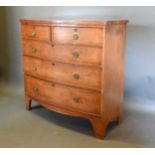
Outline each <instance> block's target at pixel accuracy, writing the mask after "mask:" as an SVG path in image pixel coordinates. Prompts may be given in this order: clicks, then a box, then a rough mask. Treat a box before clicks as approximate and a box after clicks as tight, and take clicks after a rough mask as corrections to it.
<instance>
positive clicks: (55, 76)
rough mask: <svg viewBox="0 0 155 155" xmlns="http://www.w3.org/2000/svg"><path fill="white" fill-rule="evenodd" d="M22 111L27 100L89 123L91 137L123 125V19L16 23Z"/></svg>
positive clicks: (28, 106)
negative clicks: (18, 25)
mask: <svg viewBox="0 0 155 155" xmlns="http://www.w3.org/2000/svg"><path fill="white" fill-rule="evenodd" d="M20 22H21V38H22V50H23V71H24V82H25V100H26V109H27V110H30V108H31V101H32V100H36V101H37V102H38V103H39V104H41V105H42V106H44V107H45V108H48V109H50V110H53V111H56V112H59V113H62V114H65V115H71V116H76V117H83V118H86V119H88V120H89V121H90V122H91V124H92V127H93V130H94V133H95V136H96V137H98V138H104V136H105V133H106V128H107V125H108V124H109V123H110V122H112V121H115V120H116V121H118V123H121V121H122V102H123V80H124V75H123V74H124V53H125V35H126V25H127V21H126V20H120V21H90V20H83V21H82V20H74V21H69V20H68V21H57V20H29V19H21V20H20Z"/></svg>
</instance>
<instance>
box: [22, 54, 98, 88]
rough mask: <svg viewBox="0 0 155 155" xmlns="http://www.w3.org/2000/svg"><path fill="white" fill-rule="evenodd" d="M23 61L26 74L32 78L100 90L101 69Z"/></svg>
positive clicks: (29, 58) (35, 60)
mask: <svg viewBox="0 0 155 155" xmlns="http://www.w3.org/2000/svg"><path fill="white" fill-rule="evenodd" d="M23 59H24V72H25V73H28V74H30V75H32V76H35V77H39V78H42V79H46V80H52V81H57V82H60V83H65V84H67V85H73V86H78V87H82V88H92V89H98V90H100V86H101V75H100V74H101V71H100V68H96V67H82V66H78V65H69V64H64V63H57V62H50V61H43V60H39V59H35V58H31V57H27V56H24V58H23Z"/></svg>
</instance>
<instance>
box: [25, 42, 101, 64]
mask: <svg viewBox="0 0 155 155" xmlns="http://www.w3.org/2000/svg"><path fill="white" fill-rule="evenodd" d="M22 43H23V54H24V55H28V56H34V57H36V58H42V59H45V60H58V61H62V62H66V63H73V64H74V63H76V64H84V65H100V63H101V53H102V49H101V48H98V47H83V46H69V45H55V46H53V47H52V45H51V44H49V43H43V42H38V41H28V40H23V42H22Z"/></svg>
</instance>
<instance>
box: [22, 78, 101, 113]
mask: <svg viewBox="0 0 155 155" xmlns="http://www.w3.org/2000/svg"><path fill="white" fill-rule="evenodd" d="M25 91H26V93H27V94H28V95H30V96H31V97H34V98H36V99H42V100H45V101H47V102H49V103H50V102H51V104H56V105H59V106H61V107H64V108H67V109H71V110H72V111H73V110H76V111H83V112H88V113H94V114H100V104H101V103H100V93H98V92H95V91H89V90H84V89H78V88H73V87H67V86H64V85H60V84H56V83H50V82H45V81H43V80H38V79H35V78H32V77H29V76H25Z"/></svg>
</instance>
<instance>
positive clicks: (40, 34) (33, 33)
mask: <svg viewBox="0 0 155 155" xmlns="http://www.w3.org/2000/svg"><path fill="white" fill-rule="evenodd" d="M22 37H23V38H24V39H33V40H41V41H50V27H45V26H31V25H24V26H22Z"/></svg>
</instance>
